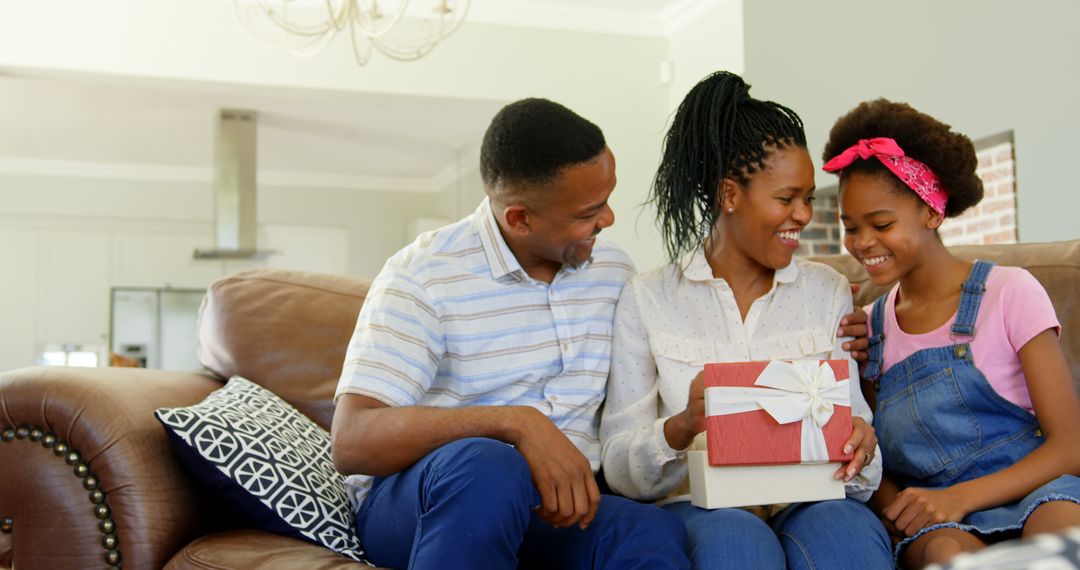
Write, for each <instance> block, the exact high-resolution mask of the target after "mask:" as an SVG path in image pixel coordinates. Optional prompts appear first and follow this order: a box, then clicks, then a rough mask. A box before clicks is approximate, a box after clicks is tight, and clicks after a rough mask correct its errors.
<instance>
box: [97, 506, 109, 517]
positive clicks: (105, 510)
mask: <svg viewBox="0 0 1080 570" xmlns="http://www.w3.org/2000/svg"><path fill="white" fill-rule="evenodd" d="M94 516H96V517H97V518H99V519H104V518H108V516H109V507H108V506H107V505H97V506H95V507H94Z"/></svg>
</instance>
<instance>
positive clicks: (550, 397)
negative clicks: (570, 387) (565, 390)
mask: <svg viewBox="0 0 1080 570" xmlns="http://www.w3.org/2000/svg"><path fill="white" fill-rule="evenodd" d="M548 399H549V400H551V401H552V402H558V401H559V397H558V396H555V395H551V396H548Z"/></svg>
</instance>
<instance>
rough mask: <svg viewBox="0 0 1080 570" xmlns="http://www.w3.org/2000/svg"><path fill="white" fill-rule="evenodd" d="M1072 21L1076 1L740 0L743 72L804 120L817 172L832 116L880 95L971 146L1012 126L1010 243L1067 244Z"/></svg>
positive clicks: (1075, 188)
mask: <svg viewBox="0 0 1080 570" xmlns="http://www.w3.org/2000/svg"><path fill="white" fill-rule="evenodd" d="M1077 21H1080V3H1078V2H1075V1H1074V0H1045V1H1039V2H1022V1H1020V0H949V1H944V2H943V1H939V0H909V1H906V2H903V3H885V2H865V1H860V0H819V1H815V2H794V1H784V0H762V1H755V2H747V3H746V5H745V22H746V28H745V34H746V73H747V76H748V78H749V79H750V81H751V82H753V84H754V93H755V95H757V96H758V97H766V98H772V99H775V100H777V101H780V102H782V103H785V104H787V105H788V106H790V107H792V108H793V109H795V111H797V112H798V113H799V114H800V115H801V116H802V118H803V120H804V121H805V122H806V133H807V137H808V138H809V143H810V148H811V155H812V156H813V157H814V159H815V162H818V163H819V164H820V157H821V150H822V148H823V147H824V143H825V138H826V137H827V135H828V130H829V128H831V126H832V124H833V122H834V121H835V120H836V118H837V117H839V116H840V115H841V114H843V113H845V112H847V111H848V110H849V109H851V108H852V107H854V106H855V105H856V104H858V103H859V102H860V101H863V100H866V99H871V98H876V97H879V96H883V97H887V98H889V99H893V100H899V101H906V102H908V103H911V104H912V105H913V106H915V107H916V108H918V109H919V110H921V111H924V112H926V113H929V114H931V115H934V116H935V117H937V118H939V119H941V120H943V121H945V122H946V123H949V124H951V125H953V126H954V127H955V128H956V129H958V130H960V131H961V132H963V133H965V134H967V135H968V136H970V137H971V138H972V139H978V138H982V137H987V136H991V135H994V134H998V133H1001V132H1004V131H1008V130H1010V129H1013V130H1015V137H1016V138H1015V143H1016V170H1017V199H1018V203H1019V208H1018V218H1019V237H1020V240H1021V241H1024V242H1033V241H1050V240H1063V239H1075V238H1077V237H1080V224H1078V223H1077V222H1076V211H1077V209H1078V208H1080V183H1078V182H1077V177H1076V173H1075V166H1074V165H1075V162H1076V160H1075V154H1076V150H1077V145H1076V133H1078V132H1080V113H1078V112H1077V102H1078V101H1080V73H1078V72H1077V69H1078V61H1080V59H1078V58H1080V34H1077V33H1076V29H1075V25H1076V22H1077ZM826 184H835V179H832V177H831V176H828V175H825V174H822V173H819V176H818V185H819V186H822V185H826Z"/></svg>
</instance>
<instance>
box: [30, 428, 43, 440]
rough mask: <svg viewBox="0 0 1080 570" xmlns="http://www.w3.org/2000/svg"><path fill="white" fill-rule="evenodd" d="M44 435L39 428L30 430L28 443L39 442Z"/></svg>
mask: <svg viewBox="0 0 1080 570" xmlns="http://www.w3.org/2000/svg"><path fill="white" fill-rule="evenodd" d="M43 435H45V432H43V431H41V429H39V428H34V429H32V430H30V441H41V436H43Z"/></svg>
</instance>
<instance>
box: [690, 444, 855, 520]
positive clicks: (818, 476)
mask: <svg viewBox="0 0 1080 570" xmlns="http://www.w3.org/2000/svg"><path fill="white" fill-rule="evenodd" d="M687 455H688V467H689V469H690V502H691V503H692V504H693V505H694V506H695V507H701V508H703V509H719V508H721V507H750V506H756V505H775V504H777V503H805V502H808V501H825V500H829V499H843V498H844V482H843V481H838V480H836V479H833V473H836V470H837V469H839V468H840V464H839V463H817V464H793V465H734V466H731V467H713V466H711V465H709V456H708V452H705V451H690V452H688V453H687Z"/></svg>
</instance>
